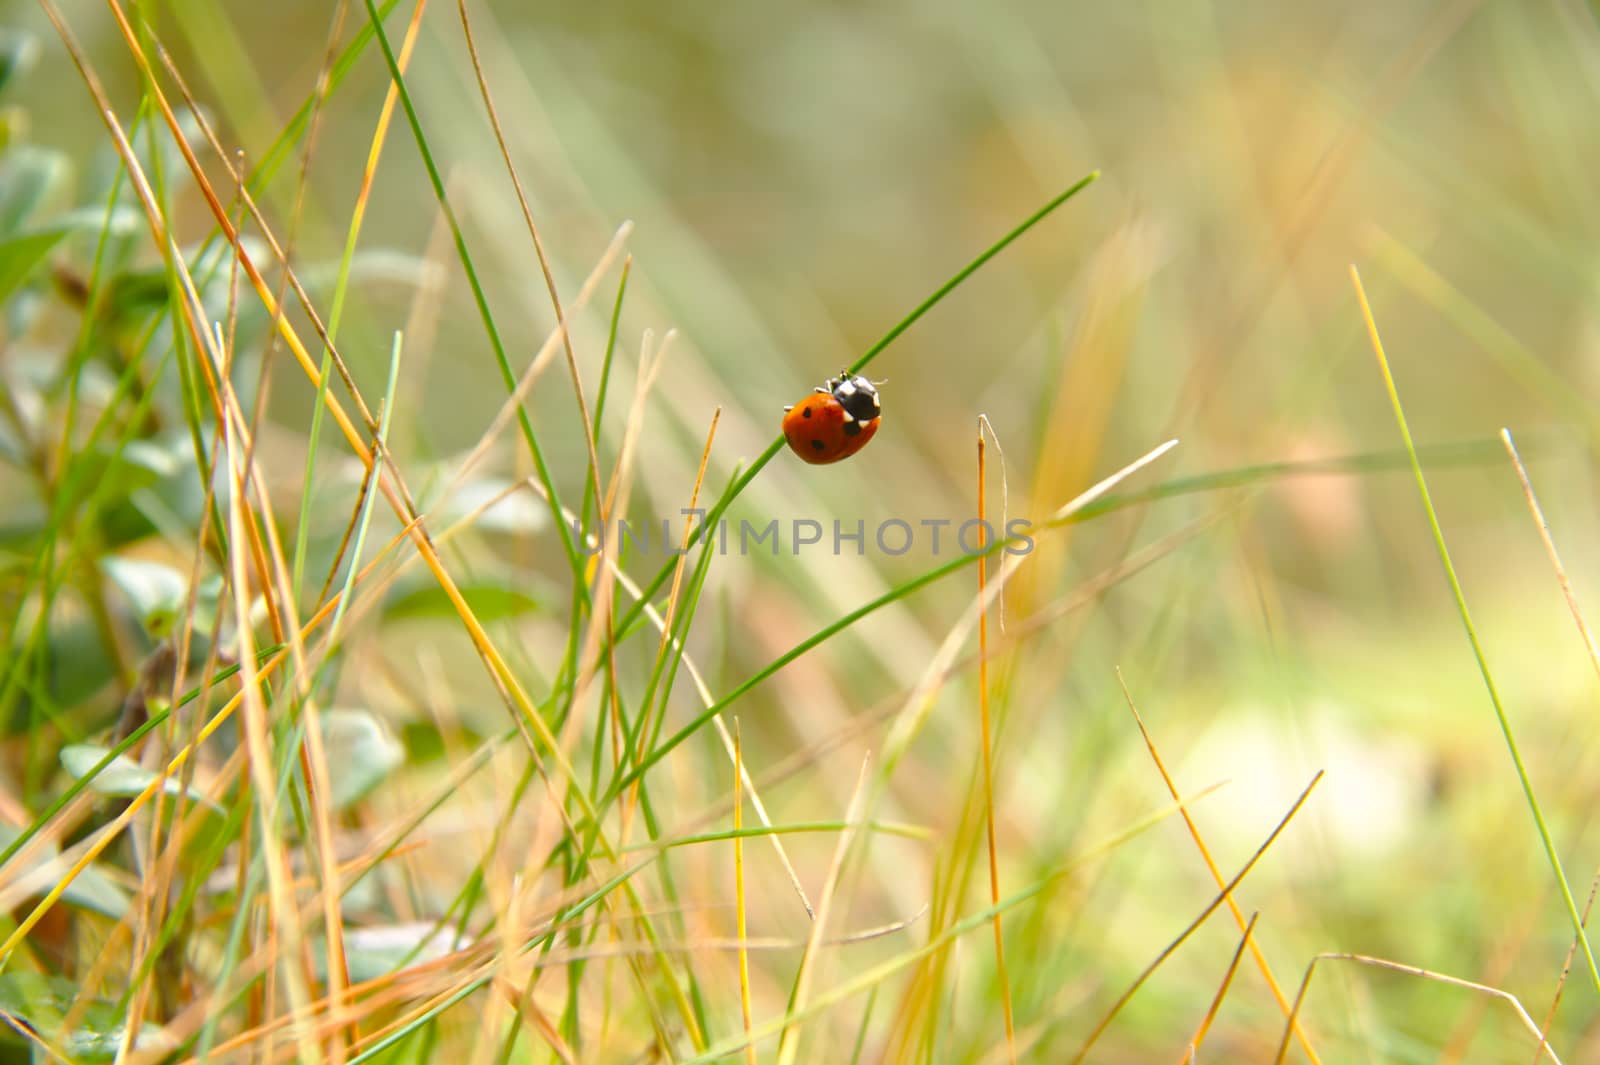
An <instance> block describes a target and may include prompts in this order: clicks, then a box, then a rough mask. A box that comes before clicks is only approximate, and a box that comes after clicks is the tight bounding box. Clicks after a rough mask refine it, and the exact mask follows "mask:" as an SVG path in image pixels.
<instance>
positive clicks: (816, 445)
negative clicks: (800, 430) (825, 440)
mask: <svg viewBox="0 0 1600 1065" xmlns="http://www.w3.org/2000/svg"><path fill="white" fill-rule="evenodd" d="M811 450H813V451H821V450H822V441H821V440H813V441H811Z"/></svg>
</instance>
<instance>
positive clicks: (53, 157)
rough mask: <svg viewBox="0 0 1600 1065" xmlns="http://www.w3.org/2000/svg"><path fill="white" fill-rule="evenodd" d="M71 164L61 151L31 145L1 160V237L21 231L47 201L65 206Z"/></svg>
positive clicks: (70, 179) (20, 148) (7, 154)
mask: <svg viewBox="0 0 1600 1065" xmlns="http://www.w3.org/2000/svg"><path fill="white" fill-rule="evenodd" d="M71 182H72V164H71V162H70V161H69V160H68V159H67V157H66V156H65V155H64V154H62V153H61V152H58V151H54V150H52V149H48V148H39V147H35V146H33V145H23V146H21V147H18V148H15V149H13V150H11V151H9V152H7V153H6V154H5V157H4V158H0V236H6V237H9V236H12V235H14V234H17V233H20V232H22V230H23V229H24V228H25V227H26V226H27V224H28V222H29V220H30V219H32V218H33V217H34V216H35V215H36V214H38V213H39V211H40V210H41V208H43V207H44V206H45V204H46V203H47V202H49V201H50V200H52V199H53V200H55V201H56V202H57V205H58V206H61V207H65V206H66V203H67V187H68V186H69V185H70V184H71Z"/></svg>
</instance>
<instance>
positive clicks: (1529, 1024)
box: [1273, 951, 1561, 1065]
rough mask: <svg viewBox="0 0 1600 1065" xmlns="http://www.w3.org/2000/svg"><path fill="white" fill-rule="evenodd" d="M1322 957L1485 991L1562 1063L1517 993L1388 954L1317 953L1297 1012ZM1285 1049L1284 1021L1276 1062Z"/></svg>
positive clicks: (1296, 1003)
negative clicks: (1375, 956)
mask: <svg viewBox="0 0 1600 1065" xmlns="http://www.w3.org/2000/svg"><path fill="white" fill-rule="evenodd" d="M1324 961H1352V962H1355V963H1356V964H1358V965H1370V966H1373V967H1374V968H1378V969H1387V970H1389V971H1390V972H1396V973H1403V974H1405V975H1407V976H1416V977H1420V978H1421V979H1423V980H1434V981H1437V982H1438V983H1441V984H1449V985H1450V986H1451V987H1459V988H1461V989H1463V990H1466V991H1475V992H1477V993H1478V994H1480V995H1488V996H1489V997H1490V998H1496V999H1499V1000H1500V1001H1501V1002H1504V1003H1506V1004H1507V1005H1508V1006H1510V1007H1511V1008H1512V1010H1513V1011H1514V1012H1515V1013H1516V1015H1517V1019H1518V1020H1520V1021H1521V1022H1522V1026H1523V1027H1524V1028H1526V1029H1528V1031H1529V1032H1531V1033H1533V1037H1534V1038H1535V1039H1537V1040H1539V1042H1540V1044H1541V1046H1543V1047H1544V1052H1545V1053H1547V1054H1549V1055H1550V1060H1551V1061H1553V1062H1555V1065H1561V1059H1560V1058H1558V1057H1556V1052H1555V1049H1554V1048H1553V1047H1551V1046H1550V1045H1549V1044H1548V1043H1546V1042H1545V1041H1544V1037H1543V1036H1542V1035H1540V1034H1539V1029H1538V1027H1536V1026H1535V1025H1534V1023H1533V1018H1532V1017H1530V1016H1528V1011H1527V1010H1525V1009H1523V1008H1522V1001H1521V1000H1520V999H1518V998H1517V996H1516V995H1513V994H1512V993H1511V992H1509V991H1503V990H1501V989H1500V988H1498V987H1490V986H1488V985H1487V984H1479V983H1474V982H1473V981H1471V980H1463V979H1461V977H1459V976H1449V975H1447V974H1445V973H1440V972H1434V971H1433V970H1432V969H1424V968H1422V967H1421V966H1419V965H1404V964H1401V963H1400V962H1397V961H1389V960H1388V959H1387V958H1374V957H1371V956H1369V955H1366V954H1349V953H1345V952H1338V951H1330V952H1328V953H1325V954H1318V955H1317V956H1316V957H1314V958H1312V959H1311V961H1310V963H1309V964H1308V965H1307V966H1306V975H1305V977H1304V978H1302V979H1301V981H1300V993H1299V994H1297V995H1296V996H1295V1000H1294V1008H1295V1012H1296V1013H1297V1014H1298V1013H1299V1012H1300V1006H1301V1004H1302V1003H1303V1002H1304V1001H1305V997H1306V989H1307V988H1309V987H1310V986H1311V976H1312V974H1313V973H1315V972H1316V970H1317V966H1318V965H1319V964H1320V963H1321V962H1324ZM1291 1022H1292V1018H1291ZM1288 1052H1289V1027H1288V1026H1287V1025H1286V1026H1285V1027H1284V1030H1283V1037H1282V1039H1281V1040H1280V1041H1279V1043H1278V1054H1277V1056H1276V1057H1275V1058H1273V1061H1274V1062H1275V1065H1283V1062H1284V1061H1285V1059H1286V1056H1287V1054H1288Z"/></svg>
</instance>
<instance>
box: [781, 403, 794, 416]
mask: <svg viewBox="0 0 1600 1065" xmlns="http://www.w3.org/2000/svg"><path fill="white" fill-rule="evenodd" d="M792 410H794V406H793V404H791V405H789V406H787V407H785V408H783V413H785V414H788V413H789V412H790V411H792Z"/></svg>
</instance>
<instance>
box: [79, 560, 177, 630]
mask: <svg viewBox="0 0 1600 1065" xmlns="http://www.w3.org/2000/svg"><path fill="white" fill-rule="evenodd" d="M100 569H101V571H102V572H104V573H105V575H106V577H107V578H109V579H110V581H111V583H113V584H115V585H116V586H117V587H118V588H120V589H121V590H122V594H123V595H125V596H127V597H128V601H129V602H130V603H132V604H133V610H134V613H135V614H137V615H138V617H139V623H140V624H141V625H143V626H144V627H145V631H146V632H152V633H153V632H165V631H167V629H168V628H169V627H170V622H171V621H172V619H173V618H175V617H177V615H178V612H179V611H181V610H182V609H183V604H184V600H185V599H187V598H188V595H189V580H188V578H187V577H185V576H184V575H183V574H182V573H179V572H178V571H177V570H176V569H174V568H173V567H171V566H168V565H166V564H165V563H162V562H151V561H148V560H146V559H142V558H118V557H117V556H116V555H108V556H106V557H105V558H103V559H101V560H100Z"/></svg>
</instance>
